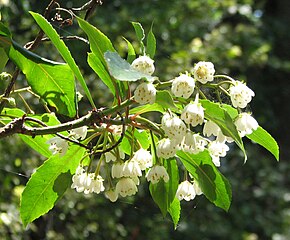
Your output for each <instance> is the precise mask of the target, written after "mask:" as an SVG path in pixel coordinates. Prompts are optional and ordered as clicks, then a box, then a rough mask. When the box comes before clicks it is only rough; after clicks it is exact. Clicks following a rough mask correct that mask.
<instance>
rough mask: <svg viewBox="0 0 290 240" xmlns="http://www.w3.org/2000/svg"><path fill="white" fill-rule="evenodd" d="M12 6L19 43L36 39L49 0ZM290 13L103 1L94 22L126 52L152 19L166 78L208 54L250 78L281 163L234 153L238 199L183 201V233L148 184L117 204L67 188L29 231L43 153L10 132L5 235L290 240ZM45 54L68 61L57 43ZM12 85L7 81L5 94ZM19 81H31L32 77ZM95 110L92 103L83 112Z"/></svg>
mask: <svg viewBox="0 0 290 240" xmlns="http://www.w3.org/2000/svg"><path fill="white" fill-rule="evenodd" d="M5 2H6V1H0V9H1V18H2V21H3V22H5V23H6V24H7V25H8V26H9V28H10V30H11V32H12V33H13V35H14V39H15V40H16V41H18V42H19V43H20V44H25V43H26V42H28V41H31V40H33V38H34V37H35V35H36V34H37V32H38V28H37V25H36V24H35V23H34V22H33V19H32V17H31V16H30V15H29V13H28V11H29V10H32V11H35V12H39V13H43V12H44V9H45V7H46V6H47V4H48V3H49V1H36V0H30V1H27V0H14V1H12V0H10V2H9V4H8V5H3V4H4V3H5ZM85 2H86V1H84V0H82V1H76V0H75V1H60V3H61V6H62V7H72V6H74V7H79V6H81V5H82V4H84V3H85ZM289 9H290V4H289V1H287V0H277V1H275V0H268V1H266V0H256V1H254V0H226V1H225V0H203V1H198V0H182V1H174V0H169V1H162V0H152V1H141V0H139V1H138V0H137V1H136V0H124V1H121V0H112V1H104V4H103V5H102V6H99V7H97V9H96V12H95V14H94V15H93V17H91V18H90V19H89V21H90V22H91V23H93V24H94V25H96V26H98V28H99V29H101V30H102V31H103V32H104V33H106V35H108V36H109V37H110V38H111V39H112V41H113V42H114V45H115V47H116V48H117V49H118V51H119V52H120V53H121V54H122V55H123V56H125V55H126V42H125V41H124V40H123V37H126V38H127V39H129V40H130V41H135V42H134V45H135V46H136V47H138V46H137V39H136V37H135V35H134V31H133V27H132V26H131V24H130V21H139V22H141V23H142V25H143V26H144V27H145V29H147V30H148V31H149V29H150V26H151V24H152V22H153V31H154V33H155V36H156V38H157V52H156V57H155V64H156V68H157V75H159V76H162V77H161V80H162V78H163V79H171V78H174V77H175V76H176V75H178V74H179V72H182V71H185V70H189V69H191V68H192V67H193V65H194V63H195V62H197V61H199V60H208V61H212V62H214V64H215V66H216V69H219V71H220V73H226V74H230V75H232V76H236V78H237V79H240V80H244V81H247V82H248V85H249V86H250V87H251V88H252V89H253V90H254V91H255V93H256V97H255V98H254V101H253V104H252V107H253V109H255V113H256V116H255V117H256V118H257V120H258V121H259V122H260V123H261V125H263V126H264V127H265V129H267V130H269V132H271V134H272V135H273V136H274V137H275V138H276V139H277V141H278V143H279V145H280V146H281V155H282V156H281V162H280V163H279V164H277V163H276V162H275V161H274V159H272V157H271V156H270V155H269V154H266V153H265V152H264V151H262V150H260V148H258V147H256V146H254V147H250V146H248V147H247V150H248V159H249V160H248V162H247V163H246V164H245V165H243V163H242V159H243V157H242V156H241V153H240V152H239V150H238V149H237V150H236V151H232V152H231V153H230V155H228V157H227V159H225V160H224V164H223V167H222V168H221V171H222V172H223V173H224V174H225V175H226V176H227V177H228V178H229V180H230V182H231V183H232V190H233V202H232V206H231V208H230V210H229V212H228V213H226V212H223V211H222V210H220V209H218V208H216V207H215V206H213V205H212V204H210V203H209V202H208V201H207V200H206V199H205V198H204V197H199V198H196V199H195V200H194V201H192V202H189V203H182V205H183V212H182V216H181V221H180V224H179V226H178V227H177V229H176V230H174V229H173V224H172V222H171V221H170V220H169V219H170V218H166V219H163V218H162V216H161V214H160V212H159V210H158V209H157V206H155V205H154V203H153V202H152V200H151V199H149V198H148V197H147V196H148V195H149V192H148V190H147V189H148V188H147V189H146V190H145V188H144V189H139V194H138V195H137V196H136V197H135V198H126V199H123V200H121V201H118V202H117V203H110V202H109V201H107V200H106V199H105V198H104V197H103V196H99V195H92V196H84V195H83V194H78V193H76V192H74V191H73V190H68V191H67V193H66V194H65V196H64V198H63V199H62V200H61V201H60V202H59V203H58V204H57V207H56V208H55V209H54V210H52V211H51V212H49V213H48V214H47V215H46V216H45V217H42V218H40V219H38V220H37V221H35V222H34V223H33V224H31V225H30V226H29V227H28V229H23V228H22V226H21V223H20V220H19V212H18V204H19V197H20V195H21V190H22V188H23V186H24V185H25V184H26V182H27V180H28V177H27V176H30V175H31V173H32V171H33V169H35V168H36V167H37V166H38V165H39V164H40V163H41V162H42V161H44V159H43V158H41V157H40V156H38V155H35V153H33V152H32V151H31V150H30V149H28V147H26V146H25V145H24V144H23V143H22V142H21V141H20V139H19V138H17V137H13V138H12V137H11V138H6V139H2V140H1V141H0V172H1V174H0V203H1V204H0V238H1V239H56V240H58V239H152V240H155V239H156V240H159V239H184V238H188V239H237V240H239V239H241V240H256V239H274V240H284V239H289V238H290V232H289V226H290V204H289V203H290V190H289V186H290V179H289V176H288V175H287V173H289V172H290V165H289V157H288V156H289V153H290V150H289V148H287V144H289V140H290V133H289V127H288V126H289V121H290V119H289V117H290V109H289V106H288V104H287V102H288V101H289V95H290V94H289V92H290V87H289V83H288V81H289V76H290V74H289V73H290V61H289V59H290V56H289V55H290V51H289V49H288V48H289V46H288V45H289V42H290V33H289V31H288V28H289V16H288V15H289V11H288V10H289ZM51 17H53V16H51ZM56 28H57V30H58V32H59V33H60V34H61V35H63V36H67V35H82V36H84V34H83V33H82V32H81V30H80V29H78V28H77V25H76V24H74V25H72V26H68V27H64V28H59V26H56ZM68 45H69V47H70V49H72V53H73V54H74V57H75V58H76V61H77V62H78V64H79V65H80V66H81V69H83V71H84V72H85V74H86V79H87V81H88V82H89V87H90V88H91V89H94V91H92V92H93V93H94V96H93V97H94V98H95V99H97V103H98V105H100V106H103V105H106V102H108V101H109V100H110V95H109V94H106V92H107V90H106V88H105V86H103V85H102V84H101V82H100V81H97V77H96V76H95V75H93V74H92V72H91V71H90V70H89V67H88V66H87V65H86V61H85V60H86V52H88V50H89V49H88V46H87V45H86V44H85V43H80V42H75V41H72V42H70V43H68ZM287 50H288V51H287ZM37 52H38V53H39V54H41V55H42V56H44V57H49V58H51V59H53V60H60V56H59V55H58V54H57V52H56V51H55V50H53V49H51V45H50V44H49V43H45V44H43V45H42V46H41V47H40V48H39V49H37ZM6 70H7V71H9V72H11V73H12V72H13V65H12V64H11V63H9V64H8V66H7V69H6ZM6 84H7V82H1V83H0V90H1V92H3V90H4V88H5V85H6ZM17 84H19V85H25V82H24V79H23V77H19V79H18V83H17ZM37 105H38V103H35V107H36V109H37ZM84 106H86V105H85V103H84ZM87 110H89V109H86V107H84V109H83V112H86V111H87ZM249 110H250V109H249ZM246 146H247V144H246Z"/></svg>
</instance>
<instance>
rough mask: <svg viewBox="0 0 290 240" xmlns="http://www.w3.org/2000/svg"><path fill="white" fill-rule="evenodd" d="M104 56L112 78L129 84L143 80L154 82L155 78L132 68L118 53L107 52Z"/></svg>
mask: <svg viewBox="0 0 290 240" xmlns="http://www.w3.org/2000/svg"><path fill="white" fill-rule="evenodd" d="M104 56H105V60H106V63H107V65H108V68H109V72H110V74H111V76H113V77H114V78H115V79H117V80H120V81H129V82H131V81H137V80H139V79H141V78H146V79H147V80H148V81H153V80H154V77H152V76H150V75H148V74H145V73H141V72H139V71H137V70H135V69H134V68H132V67H131V65H130V64H129V63H128V62H127V61H125V60H124V59H123V58H121V57H120V55H119V54H118V53H117V52H110V51H107V52H105V55H104Z"/></svg>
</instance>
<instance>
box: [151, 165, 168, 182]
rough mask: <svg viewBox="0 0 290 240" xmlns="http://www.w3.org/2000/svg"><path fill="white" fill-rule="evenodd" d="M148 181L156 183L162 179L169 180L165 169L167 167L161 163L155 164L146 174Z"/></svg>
mask: <svg viewBox="0 0 290 240" xmlns="http://www.w3.org/2000/svg"><path fill="white" fill-rule="evenodd" d="M146 179H147V181H148V182H149V181H151V183H153V184H155V183H158V182H159V181H160V180H161V179H163V181H164V182H168V181H169V175H168V173H167V171H166V169H165V167H163V166H160V165H155V166H153V167H152V168H150V170H149V171H148V172H147V174H146Z"/></svg>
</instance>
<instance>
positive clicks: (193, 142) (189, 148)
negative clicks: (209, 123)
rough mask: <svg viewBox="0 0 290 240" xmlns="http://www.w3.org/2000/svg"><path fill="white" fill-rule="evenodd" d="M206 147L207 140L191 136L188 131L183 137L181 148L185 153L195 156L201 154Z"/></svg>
mask: <svg viewBox="0 0 290 240" xmlns="http://www.w3.org/2000/svg"><path fill="white" fill-rule="evenodd" d="M206 145H207V140H206V139H205V138H203V137H202V136H200V135H199V134H193V133H192V132H190V131H189V132H187V133H186V134H185V136H184V139H183V142H182V144H181V148H182V149H183V150H184V151H185V152H189V153H193V154H197V153H200V152H203V151H204V149H205V146H206Z"/></svg>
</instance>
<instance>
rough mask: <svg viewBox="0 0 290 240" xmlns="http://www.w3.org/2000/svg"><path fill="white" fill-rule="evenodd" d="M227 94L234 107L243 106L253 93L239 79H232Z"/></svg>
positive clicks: (249, 100)
mask: <svg viewBox="0 0 290 240" xmlns="http://www.w3.org/2000/svg"><path fill="white" fill-rule="evenodd" d="M229 94H230V97H231V101H232V104H233V106H234V107H235V108H237V107H239V108H245V107H246V106H247V104H248V103H249V102H251V100H252V97H254V96H255V93H254V92H253V91H252V90H251V89H250V88H249V87H247V86H246V84H244V83H242V82H240V81H234V82H233V85H232V86H231V87H230V88H229Z"/></svg>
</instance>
